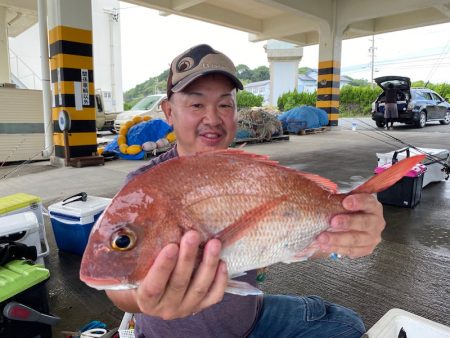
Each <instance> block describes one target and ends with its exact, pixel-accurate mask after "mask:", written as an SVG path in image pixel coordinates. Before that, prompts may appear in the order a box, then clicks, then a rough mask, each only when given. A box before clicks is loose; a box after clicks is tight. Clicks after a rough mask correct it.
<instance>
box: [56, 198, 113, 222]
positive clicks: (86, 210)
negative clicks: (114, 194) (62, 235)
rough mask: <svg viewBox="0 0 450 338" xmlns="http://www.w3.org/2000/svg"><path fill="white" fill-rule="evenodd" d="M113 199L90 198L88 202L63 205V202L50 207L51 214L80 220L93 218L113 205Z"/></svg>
mask: <svg viewBox="0 0 450 338" xmlns="http://www.w3.org/2000/svg"><path fill="white" fill-rule="evenodd" d="M111 200H112V199H111V198H106V197H97V196H88V197H87V200H86V202H83V201H76V202H71V203H68V204H65V205H63V202H58V203H55V204H52V205H50V206H49V207H48V211H49V212H50V213H52V212H53V213H58V214H63V215H68V216H74V217H78V218H82V217H86V216H93V215H96V214H98V213H100V212H101V211H103V210H105V208H106V207H107V206H108V205H109V203H111Z"/></svg>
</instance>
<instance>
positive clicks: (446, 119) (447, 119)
mask: <svg viewBox="0 0 450 338" xmlns="http://www.w3.org/2000/svg"><path fill="white" fill-rule="evenodd" d="M439 122H440V123H441V124H449V123H450V111H448V112H446V113H445V116H444V119H443V120H440V121H439Z"/></svg>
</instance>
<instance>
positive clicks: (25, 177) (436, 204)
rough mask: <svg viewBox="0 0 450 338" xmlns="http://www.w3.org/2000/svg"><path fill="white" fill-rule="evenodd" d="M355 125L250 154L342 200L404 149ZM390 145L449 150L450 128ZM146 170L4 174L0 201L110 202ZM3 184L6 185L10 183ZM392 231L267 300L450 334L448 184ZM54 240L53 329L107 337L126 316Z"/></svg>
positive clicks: (276, 273) (0, 173) (401, 214)
mask: <svg viewBox="0 0 450 338" xmlns="http://www.w3.org/2000/svg"><path fill="white" fill-rule="evenodd" d="M366 123H370V124H371V125H373V124H372V123H371V121H370V120H368V119H364V120H361V121H358V127H357V130H356V131H351V130H350V123H349V121H348V120H345V119H341V121H340V126H339V127H335V128H333V129H332V130H331V131H327V132H324V133H320V134H314V135H306V136H292V135H291V137H290V140H289V141H279V142H272V143H262V144H256V145H247V146H246V147H245V149H246V150H247V151H249V152H255V153H259V154H268V155H270V156H271V158H272V159H275V160H278V161H279V162H280V163H281V164H283V165H287V166H291V167H294V168H296V169H300V170H304V171H309V172H313V173H317V174H319V175H322V176H324V177H327V178H330V179H331V180H333V181H335V182H336V183H338V185H339V186H340V187H341V188H342V189H345V190H348V189H350V187H352V186H355V185H356V184H357V183H359V182H361V181H364V180H365V179H367V178H368V177H370V176H371V175H372V173H373V169H374V168H375V167H376V166H377V157H376V155H375V154H376V153H385V152H389V151H392V150H394V149H399V148H401V147H402V145H401V144H399V143H397V142H396V141H394V140H392V139H390V138H388V137H387V136H385V135H384V134H381V133H379V132H377V131H376V130H375V129H373V128H372V127H369V126H368V125H366ZM388 134H389V135H392V136H395V137H397V138H400V139H402V140H403V141H405V142H407V143H411V144H413V145H415V146H419V147H427V148H444V149H449V148H450V126H441V125H439V124H430V125H428V126H427V127H426V128H424V129H414V128H411V127H408V126H398V127H396V128H395V129H394V130H391V131H388ZM141 164H143V162H142V161H123V160H115V161H110V162H106V163H105V165H104V166H97V167H85V168H79V169H77V168H71V167H69V168H55V167H52V166H50V165H49V163H48V162H37V163H32V164H27V165H25V166H21V167H17V166H3V167H1V168H0V196H4V195H8V194H13V193H17V192H25V193H29V194H33V195H37V196H40V197H41V198H42V200H43V204H44V206H46V207H48V206H49V205H51V204H53V203H55V202H59V201H61V200H62V199H64V198H66V197H68V196H70V195H72V194H75V193H78V192H81V191H85V192H86V193H88V194H89V195H94V196H104V197H112V196H113V195H114V194H115V193H116V192H117V191H118V189H119V188H120V187H121V185H122V182H123V180H124V178H125V176H126V174H127V172H129V171H130V170H132V169H134V168H136V167H138V166H139V165H141ZM5 175H6V177H5ZM384 215H385V219H386V221H387V226H386V229H385V231H384V232H383V241H382V243H381V244H380V245H379V246H378V248H377V249H376V251H375V252H374V254H373V255H371V256H368V257H364V258H361V259H356V260H350V259H342V260H339V261H331V260H320V261H308V262H302V263H296V264H290V265H284V264H278V265H275V266H273V267H271V268H270V270H269V271H270V273H269V275H268V278H267V280H266V281H265V282H264V283H263V284H262V288H263V290H264V291H265V292H266V293H282V294H297V295H305V294H316V295H319V296H322V297H323V298H326V299H328V300H330V301H332V302H337V303H340V304H342V305H345V306H348V307H350V308H353V309H354V310H356V311H357V312H359V313H360V314H361V316H362V317H363V319H364V322H365V324H366V327H367V328H370V327H371V326H372V325H373V324H374V323H375V322H376V321H377V320H379V319H380V318H381V317H382V315H383V314H384V313H386V312H387V311H388V310H389V309H391V308H401V309H404V310H406V311H410V312H412V313H415V314H417V315H419V316H423V317H426V318H428V319H431V320H433V321H436V322H439V323H442V324H445V325H448V326H450V316H449V313H450V305H449V304H450V278H449V276H450V222H449V219H450V181H442V182H439V183H432V184H430V185H428V186H427V187H426V188H424V189H423V192H422V198H421V202H420V203H419V204H418V205H417V206H416V207H415V208H414V209H409V208H400V207H392V206H385V208H384ZM46 229H47V237H48V239H49V242H50V246H51V254H50V255H49V257H47V258H46V267H47V268H48V269H49V270H50V274H51V277H50V280H49V281H48V284H47V287H48V293H49V302H50V307H51V311H52V313H54V314H55V315H58V316H59V317H61V321H60V323H59V324H58V325H57V326H55V327H54V336H55V337H59V336H60V333H59V332H60V331H62V330H68V331H75V330H76V329H78V328H80V327H81V326H83V325H84V324H86V323H88V322H90V321H92V320H100V321H102V322H104V323H106V324H107V325H108V327H109V328H113V327H117V326H118V325H119V324H120V320H121V318H122V315H123V313H122V312H120V311H119V310H118V309H116V308H115V307H114V306H113V305H112V303H111V302H110V301H109V300H108V299H107V298H106V297H105V295H104V293H103V292H100V291H96V290H94V289H91V288H89V287H87V286H86V285H84V284H83V283H82V282H80V281H79V279H78V269H79V265H80V258H81V257H79V256H77V255H73V254H69V253H65V252H62V251H59V250H58V248H57V246H56V244H55V240H54V236H53V232H52V228H51V225H50V222H49V219H48V218H47V217H46Z"/></svg>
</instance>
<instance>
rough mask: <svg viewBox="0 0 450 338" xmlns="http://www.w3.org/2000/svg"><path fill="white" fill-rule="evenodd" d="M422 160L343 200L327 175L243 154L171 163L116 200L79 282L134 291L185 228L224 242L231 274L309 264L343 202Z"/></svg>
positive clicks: (92, 241)
mask: <svg viewBox="0 0 450 338" xmlns="http://www.w3.org/2000/svg"><path fill="white" fill-rule="evenodd" d="M423 157H424V156H415V157H411V158H408V159H405V160H403V161H401V162H399V163H397V164H395V165H393V166H392V167H391V168H390V169H389V170H387V171H385V172H384V173H382V174H379V175H375V176H373V177H372V178H371V179H369V180H368V181H367V182H365V183H363V184H362V185H360V186H359V187H357V188H356V189H354V190H353V191H351V192H350V193H347V194H340V193H338V192H337V186H336V184H335V183H333V182H331V181H330V180H328V179H326V178H323V177H320V176H317V175H313V174H309V173H304V172H298V171H295V170H293V169H290V168H287V167H283V166H280V165H278V164H277V163H276V162H273V161H270V160H268V159H267V157H265V156H260V155H255V154H249V153H246V152H243V151H241V150H231V149H228V150H221V151H213V152H205V153H200V154H196V155H193V156H184V157H178V158H174V159H171V160H168V161H166V162H163V163H161V164H159V165H157V166H155V167H154V168H152V169H151V170H148V171H147V172H144V173H143V174H141V175H139V176H137V177H134V178H133V179H132V180H131V181H129V182H128V183H127V184H126V185H125V186H124V187H123V188H122V189H121V190H120V191H119V192H118V193H117V195H116V196H115V197H114V199H113V200H112V202H111V204H110V205H109V206H108V208H107V209H106V210H105V211H104V213H103V215H102V216H101V217H100V219H99V220H98V221H97V223H96V224H95V226H94V227H93V229H92V232H91V236H90V238H89V242H88V244H87V247H86V250H85V252H84V256H83V260H82V264H81V270H80V277H81V280H83V281H84V282H85V283H86V284H88V285H90V286H92V287H95V288H98V289H127V288H133V287H136V286H137V285H138V284H139V282H140V281H141V280H142V279H143V278H144V276H145V275H146V273H147V271H148V270H149V268H150V267H151V265H152V263H153V261H154V259H155V258H156V256H157V255H158V253H159V252H160V250H161V249H162V248H163V247H164V246H165V245H167V244H168V243H170V242H173V243H179V242H180V239H181V237H182V236H183V234H184V233H185V232H186V231H188V230H190V229H194V230H197V231H199V232H200V233H201V234H202V236H203V239H204V241H207V240H208V239H210V238H218V239H220V240H221V241H222V246H223V250H222V253H221V258H222V260H223V261H225V262H226V263H227V267H228V271H229V275H230V277H231V278H232V277H233V276H236V275H239V274H242V273H244V272H245V271H248V270H253V269H257V268H261V267H265V266H269V265H271V264H274V263H277V262H294V261H300V260H303V259H306V258H308V257H309V256H310V255H311V254H313V253H314V248H313V247H312V246H310V245H311V243H312V242H313V240H314V239H315V237H316V236H317V235H318V234H320V233H321V232H322V231H326V230H327V229H328V228H329V223H330V220H331V218H332V217H333V216H334V215H336V214H339V213H345V212H346V211H345V210H344V209H343V207H342V200H343V199H344V198H345V197H346V196H347V195H348V194H355V193H375V192H378V191H381V190H384V189H386V188H388V187H389V186H391V185H393V184H394V183H395V182H397V181H398V180H399V179H401V178H402V177H403V175H404V174H406V172H408V171H409V170H410V169H411V168H412V167H413V166H414V165H415V164H417V163H418V162H419V161H420V160H422V159H423ZM199 259H200V257H199ZM239 283H241V282H234V283H233V282H231V281H230V285H231V284H233V288H230V289H229V290H228V291H229V292H233V293H237V294H249V293H252V291H249V290H247V289H248V287H247V286H248V285H243V284H242V285H241V284H239ZM245 290H247V291H245Z"/></svg>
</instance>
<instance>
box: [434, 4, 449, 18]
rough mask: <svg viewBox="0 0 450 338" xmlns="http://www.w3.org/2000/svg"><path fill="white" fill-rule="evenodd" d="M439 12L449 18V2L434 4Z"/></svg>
mask: <svg viewBox="0 0 450 338" xmlns="http://www.w3.org/2000/svg"><path fill="white" fill-rule="evenodd" d="M434 8H436V9H437V10H438V11H439V12H441V13H442V14H444V15H445V16H447V17H448V18H450V4H448V5H437V6H434Z"/></svg>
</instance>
